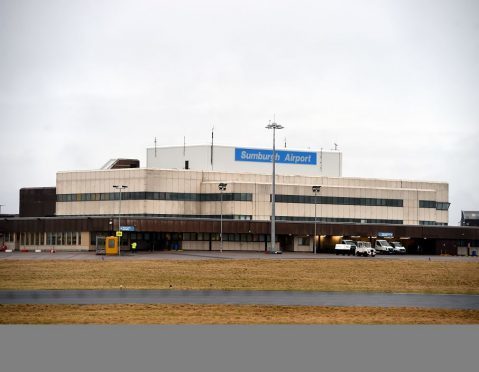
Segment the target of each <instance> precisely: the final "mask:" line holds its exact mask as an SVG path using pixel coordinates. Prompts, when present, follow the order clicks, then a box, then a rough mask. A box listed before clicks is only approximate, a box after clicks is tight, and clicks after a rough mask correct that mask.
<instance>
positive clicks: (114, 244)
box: [105, 236, 118, 255]
mask: <svg viewBox="0 0 479 372" xmlns="http://www.w3.org/2000/svg"><path fill="white" fill-rule="evenodd" d="M105 254H107V255H118V237H116V236H107V237H106V239H105Z"/></svg>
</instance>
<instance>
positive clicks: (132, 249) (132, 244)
mask: <svg viewBox="0 0 479 372" xmlns="http://www.w3.org/2000/svg"><path fill="white" fill-rule="evenodd" d="M135 251H136V242H133V243H131V252H132V253H135Z"/></svg>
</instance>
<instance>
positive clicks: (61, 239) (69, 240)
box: [5, 232, 81, 245]
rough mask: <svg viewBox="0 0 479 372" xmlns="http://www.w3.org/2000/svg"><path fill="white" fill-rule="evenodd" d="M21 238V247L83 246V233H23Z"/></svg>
mask: <svg viewBox="0 0 479 372" xmlns="http://www.w3.org/2000/svg"><path fill="white" fill-rule="evenodd" d="M11 235H13V234H11ZM12 238H13V237H12ZM19 238H20V245H80V244H81V233H79V232H48V233H42V232H41V233H29V232H22V233H20V237H19ZM5 241H7V240H5ZM11 241H13V240H11Z"/></svg>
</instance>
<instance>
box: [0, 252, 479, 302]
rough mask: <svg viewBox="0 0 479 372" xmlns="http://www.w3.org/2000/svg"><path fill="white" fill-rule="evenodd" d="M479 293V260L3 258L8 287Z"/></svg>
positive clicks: (1, 275)
mask: <svg viewBox="0 0 479 372" xmlns="http://www.w3.org/2000/svg"><path fill="white" fill-rule="evenodd" d="M120 286H123V288H125V289H146V288H149V289H165V288H172V289H224V290H239V289H241V290H246V289H250V290H306V291H377V292H412V293H464V294H478V293H479V263H477V262H437V261H436V262H435V261H408V260H397V261H396V260H394V261H393V260H376V261H375V260H354V259H351V260H349V259H344V260H334V259H331V260H328V259H324V260H215V261H213V260H202V261H173V260H162V261H160V260H158V261H133V260H132V261H123V262H119V261H114V262H113V261H106V260H105V261H23V260H18V261H0V289H113V288H119V287H120Z"/></svg>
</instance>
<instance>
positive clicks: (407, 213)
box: [56, 169, 449, 225]
mask: <svg viewBox="0 0 479 372" xmlns="http://www.w3.org/2000/svg"><path fill="white" fill-rule="evenodd" d="M220 182H224V183H227V190H226V191H225V192H224V197H223V202H222V203H221V202H220V192H219V190H218V183H220ZM113 185H126V186H128V188H127V189H125V190H124V191H123V197H122V202H121V214H124V215H132V216H135V215H137V216H160V217H161V216H164V217H202V216H203V217H211V218H219V216H220V214H221V204H222V215H223V216H225V217H224V218H231V219H245V220H265V221H268V220H269V219H270V216H271V201H270V194H271V176H270V175H266V174H251V173H227V172H214V171H213V172H211V171H194V170H173V169H124V170H123V169H122V170H97V171H74V172H59V173H57V184H56V193H57V203H56V215H57V216H88V215H93V216H98V215H100V216H101V215H111V216H115V215H117V214H118V212H119V210H118V209H119V201H118V197H119V195H118V191H117V190H115V189H114V188H113ZM313 185H320V186H321V191H320V193H319V194H318V199H315V197H314V194H313V192H312V189H311V187H312V186H313ZM204 195H206V196H207V197H208V198H207V199H205V200H199V199H198V198H200V196H201V197H203V196H204ZM276 196H277V197H276V201H277V202H276V216H277V218H278V219H280V220H281V219H283V220H292V221H300V220H309V221H311V220H312V219H314V216H315V200H316V201H317V203H316V215H317V219H318V221H323V222H354V223H392V224H405V225H446V224H447V222H448V211H447V208H448V206H449V203H448V184H447V183H441V182H419V181H404V180H380V179H363V178H343V177H341V178H339V177H308V176H285V175H278V176H277V178H276Z"/></svg>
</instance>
